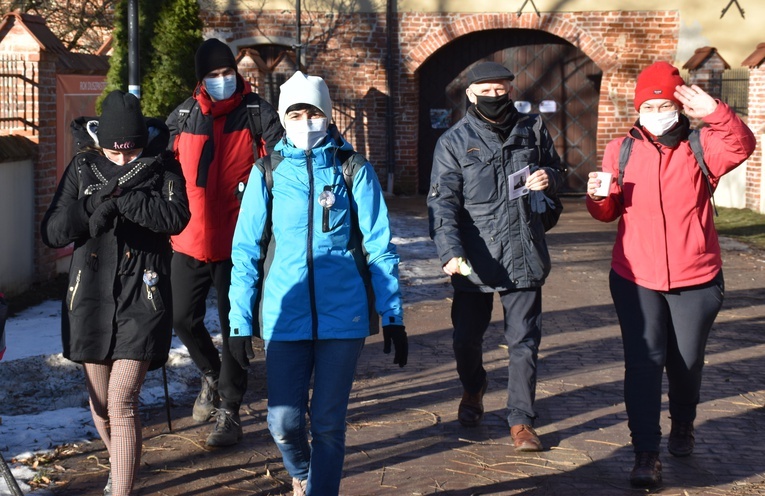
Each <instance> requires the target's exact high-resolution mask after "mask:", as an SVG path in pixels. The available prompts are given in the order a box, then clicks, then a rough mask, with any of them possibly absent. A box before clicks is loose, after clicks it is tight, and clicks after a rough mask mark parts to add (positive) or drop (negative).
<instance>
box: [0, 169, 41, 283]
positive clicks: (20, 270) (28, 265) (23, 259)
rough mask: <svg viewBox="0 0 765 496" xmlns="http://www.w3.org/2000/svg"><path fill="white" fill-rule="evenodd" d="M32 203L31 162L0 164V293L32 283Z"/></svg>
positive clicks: (33, 226) (33, 223) (33, 225)
mask: <svg viewBox="0 0 765 496" xmlns="http://www.w3.org/2000/svg"><path fill="white" fill-rule="evenodd" d="M34 201H35V197H34V174H33V165H32V161H31V160H24V161H19V162H5V163H0V292H5V293H11V294H13V293H18V292H21V291H23V290H25V289H27V288H28V287H29V286H30V285H31V284H32V280H33V275H34V266H33V260H34V232H35V231H34V230H35V229H36V228H37V226H35V222H34Z"/></svg>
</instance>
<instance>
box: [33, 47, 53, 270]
mask: <svg viewBox="0 0 765 496" xmlns="http://www.w3.org/2000/svg"><path fill="white" fill-rule="evenodd" d="M39 83H40V84H39V93H38V104H37V105H38V112H39V116H40V118H39V123H40V131H39V133H38V147H37V150H38V157H37V163H36V164H35V191H36V192H37V196H36V199H35V225H36V226H39V225H40V222H42V218H43V215H45V211H46V210H47V209H48V206H49V205H50V202H51V200H52V199H53V194H54V193H55V192H56V186H57V184H58V179H57V177H56V175H57V167H56V57H55V56H51V55H48V54H46V53H45V52H43V53H42V56H41V58H40V64H39ZM35 251H36V255H37V263H36V268H37V273H38V274H39V276H40V278H41V279H42V280H47V279H49V278H50V277H52V276H54V275H55V272H56V252H55V250H52V249H50V248H48V247H46V246H45V245H43V243H42V240H41V238H40V230H39V229H35Z"/></svg>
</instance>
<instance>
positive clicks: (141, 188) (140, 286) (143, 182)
mask: <svg viewBox="0 0 765 496" xmlns="http://www.w3.org/2000/svg"><path fill="white" fill-rule="evenodd" d="M102 109H103V112H102V114H101V117H100V118H99V119H98V120H97V121H89V122H86V123H84V124H85V130H86V131H87V132H88V134H89V135H90V136H91V137H92V138H93V140H94V141H95V143H96V146H91V147H86V148H85V149H84V150H83V151H80V152H79V153H77V155H75V157H74V158H73V159H72V161H71V163H70V164H69V166H68V167H67V169H66V171H65V172H64V176H63V177H62V179H61V182H60V183H59V185H58V189H57V191H56V194H55V196H54V197H53V201H52V203H51V205H50V207H49V208H48V211H47V213H46V214H45V217H44V218H43V222H42V229H41V231H42V239H43V242H44V243H45V244H46V245H48V246H50V247H53V248H60V247H63V246H66V245H68V244H70V243H74V253H73V255H72V261H71V266H70V269H69V286H68V290H67V294H66V297H65V299H64V301H63V304H64V308H63V311H62V325H61V331H62V341H63V347H64V356H65V357H66V358H68V359H70V360H72V361H75V362H78V363H82V364H83V365H84V369H85V377H86V381H87V387H88V393H89V396H90V407H91V412H92V414H93V421H94V423H95V425H96V429H97V430H98V433H99V435H100V436H101V439H102V440H103V441H104V444H105V445H106V448H107V450H108V452H109V457H110V460H111V474H110V478H109V482H108V483H107V488H106V490H105V494H113V495H115V496H124V495H129V494H131V491H132V488H133V483H134V481H135V478H136V473H137V469H138V466H139V464H140V458H141V425H140V419H139V415H138V395H139V393H140V390H141V386H142V385H143V381H144V378H145V376H146V372H147V371H148V370H152V369H155V368H158V367H161V366H162V364H164V363H165V361H166V360H167V356H168V352H169V350H170V341H171V338H172V322H173V319H172V308H171V306H170V302H171V301H172V298H171V294H170V258H171V253H172V250H171V246H170V235H172V234H178V233H179V232H181V231H182V230H183V228H184V227H185V226H186V224H187V223H188V221H189V218H190V213H189V208H188V199H187V197H186V188H185V182H184V179H183V174H182V173H181V169H180V165H179V164H178V162H177V161H176V160H175V159H174V158H173V156H172V153H169V154H168V153H167V152H165V151H164V150H165V148H166V145H167V140H168V137H169V133H168V130H167V128H166V127H165V125H164V124H163V123H162V122H161V121H159V120H157V119H145V118H144V117H143V115H142V114H141V110H140V104H139V101H138V99H137V98H136V97H135V96H133V95H131V94H126V93H123V92H121V91H113V92H111V93H110V94H109V95H107V97H106V98H105V99H104V101H103V105H102ZM77 122H78V121H75V124H76V123H77ZM74 127H75V128H76V126H74ZM107 491H108V492H107Z"/></svg>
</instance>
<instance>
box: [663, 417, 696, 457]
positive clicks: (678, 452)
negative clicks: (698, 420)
mask: <svg viewBox="0 0 765 496" xmlns="http://www.w3.org/2000/svg"><path fill="white" fill-rule="evenodd" d="M695 446H696V437H695V436H694V435H693V422H680V421H674V420H673V421H672V429H671V430H670V431H669V443H668V444H667V450H669V452H670V453H672V455H674V456H678V457H683V456H688V455H690V454H691V453H693V448H694V447H695Z"/></svg>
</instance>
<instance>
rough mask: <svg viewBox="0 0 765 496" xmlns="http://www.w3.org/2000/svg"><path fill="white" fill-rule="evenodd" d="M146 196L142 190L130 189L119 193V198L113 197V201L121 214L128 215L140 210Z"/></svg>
mask: <svg viewBox="0 0 765 496" xmlns="http://www.w3.org/2000/svg"><path fill="white" fill-rule="evenodd" d="M147 198H148V196H147V195H146V193H144V192H143V191H139V190H132V191H128V192H126V193H125V194H124V195H120V197H119V198H115V199H114V202H115V203H116V204H117V208H119V210H120V213H121V214H122V215H128V214H130V213H136V212H139V211H141V206H142V205H144V204H145V202H146V199H147Z"/></svg>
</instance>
